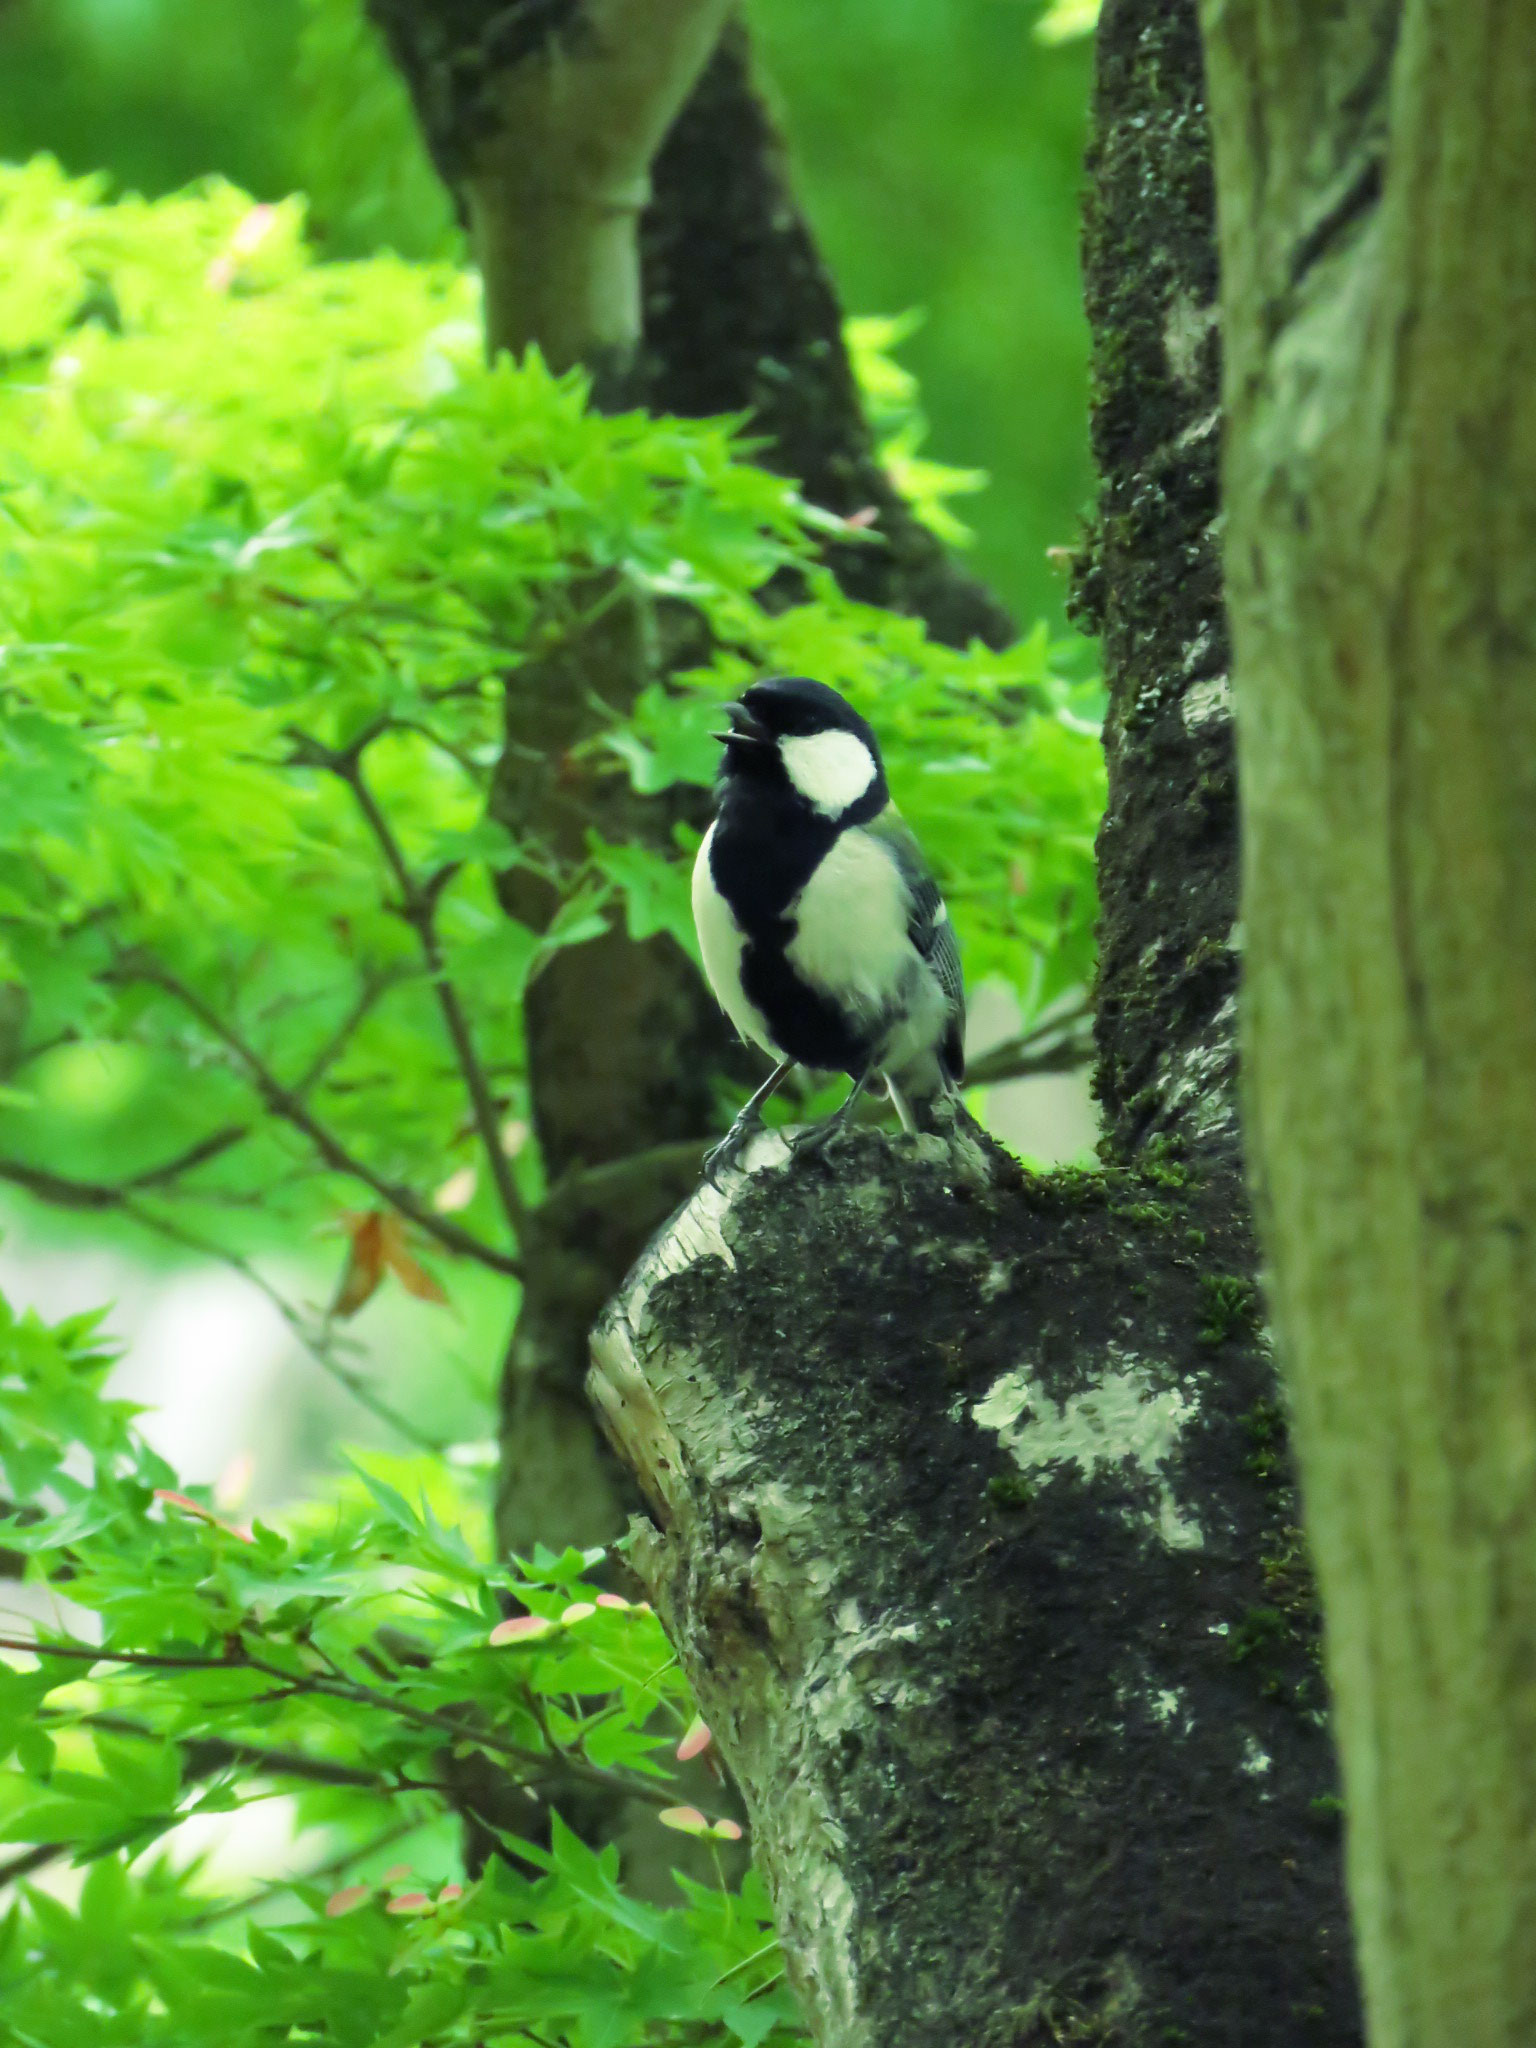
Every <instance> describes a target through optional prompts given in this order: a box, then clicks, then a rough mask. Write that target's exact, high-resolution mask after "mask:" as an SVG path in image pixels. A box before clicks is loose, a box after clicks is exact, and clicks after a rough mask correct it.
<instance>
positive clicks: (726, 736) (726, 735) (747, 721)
mask: <svg viewBox="0 0 1536 2048" xmlns="http://www.w3.org/2000/svg"><path fill="white" fill-rule="evenodd" d="M725 708H726V711H727V713H728V714H729V717H730V721H731V729H730V731H729V732H717V733H711V734H710V738H711V739H717V740H719V741H720V742H721V744H722V745H723V746H727V747H728V746H731V745H733V744H734V745H736V746H739V747H771V746H772V745H773V737H772V735H771V734H770V733H769V731H768V728H767V727H766V726H765V725H763V724H762V723H761V721H760V720H759V719H757V718H754V717H753V715H752V713H751V712H750V711H749V710H748V709H747V707H746V705H745V704H727V705H726V707H725Z"/></svg>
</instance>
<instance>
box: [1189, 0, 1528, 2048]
mask: <svg viewBox="0 0 1536 2048" xmlns="http://www.w3.org/2000/svg"><path fill="white" fill-rule="evenodd" d="M1313 12H1314V14H1315V12H1316V11H1315V10H1314V11H1313ZM1206 28H1207V36H1208V40H1209V47H1210V59H1211V65H1212V72H1213V81H1214V98H1215V104H1216V113H1217V121H1216V128H1217V139H1218V164H1219V169H1220V182H1221V203H1222V216H1223V226H1222V244H1223V257H1224V265H1225V274H1226V282H1225V291H1224V298H1225V307H1226V320H1227V332H1228V337H1229V360H1228V368H1227V391H1228V400H1229V405H1230V438H1229V443H1228V453H1227V462H1226V472H1227V480H1228V503H1229V507H1230V520H1231V527H1230V533H1229V538H1228V546H1227V558H1228V564H1229V575H1230V579H1231V588H1232V595H1233V612H1234V625H1235V632H1236V643H1237V656H1238V676H1239V688H1238V704H1239V720H1240V729H1241V751H1242V761H1243V772H1244V778H1245V797H1246V809H1245V824H1244V858H1245V883H1244V922H1245V927H1246V930H1247V934H1248V940H1249V952H1250V960H1251V975H1250V983H1249V994H1248V1003H1247V1012H1246V1026H1245V1028H1246V1040H1247V1046H1248V1051H1249V1066H1248V1082H1247V1086H1248V1114H1249V1127H1250V1130H1251V1132H1252V1136H1253V1141H1254V1149H1255V1154H1256V1164H1257V1169H1258V1174H1259V1178H1260V1181H1261V1185H1262V1188H1263V1210H1262V1214H1263V1222H1264V1231H1265V1238H1266V1243H1267V1247H1268V1251H1269V1254H1270V1257H1271V1260H1272V1263H1273V1271H1274V1300H1275V1310H1276V1320H1277V1324H1278V1327H1279V1331H1280V1335H1281V1337H1282V1339H1283V1344H1284V1350H1285V1356H1286V1362H1287V1365H1288V1368H1289V1370H1290V1373H1291V1385H1292V1391H1293V1397H1294V1404H1295V1413H1296V1428H1297V1440H1298V1446H1299V1453H1300V1459H1301V1467H1302V1474H1303V1478H1304V1481H1305V1487H1306V1497H1307V1509H1308V1525H1309V1531H1310V1534H1311V1537H1312V1540H1313V1544H1314V1548H1315V1552H1316V1556H1317V1561H1318V1571H1319V1577H1320V1581H1321V1586H1322V1591H1323V1595H1324V1602H1325V1608H1326V1612H1327V1619H1328V1630H1327V1635H1328V1650H1329V1665H1330V1671H1331V1675H1332V1679H1333V1683H1334V1689H1335V1694H1336V1698H1337V1703H1338V1727H1339V1741H1340V1748H1341V1754H1342V1761H1343V1773H1344V1782H1345V1786H1346V1789H1347V1794H1348V1805H1349V1875H1350V1890H1351V1896H1352V1901H1353V1907H1354V1913H1355V1921H1356V1928H1357V1934H1358V1940H1359V1948H1360V1959H1361V1970H1362V1976H1363V1980H1364V1985H1365V1992H1366V2002H1367V2007H1368V2010H1369V2015H1370V2021H1371V2038H1372V2040H1373V2041H1374V2042H1376V2043H1378V2044H1380V2048H1407V2044H1413V2048H1431V2044H1433V2048H1451V2044H1455V2048H1516V2044H1520V2048H1528V2044H1529V2043H1530V2042H1532V2041H1533V2040H1536V1684H1533V1677H1532V1674H1533V1672H1536V1265H1533V1261H1532V1257H1531V1248H1532V1246H1533V1244H1536V383H1533V380H1532V369H1531V365H1532V363H1533V361H1536V15H1533V14H1532V12H1531V10H1530V9H1529V8H1528V7H1525V6H1520V5H1517V4H1514V0H1458V4H1457V5H1455V6H1451V5H1448V4H1446V0H1376V4H1374V5H1371V6H1368V7H1363V8H1356V9H1353V10H1338V11H1336V16H1334V17H1330V18H1329V19H1328V20H1327V21H1326V23H1325V22H1323V21H1321V20H1320V19H1314V18H1309V19H1308V20H1307V21H1305V22H1302V21H1301V20H1300V19H1299V18H1298V17H1297V15H1296V11H1295V10H1294V9H1291V8H1288V7H1285V6H1281V5H1278V4H1268V0H1231V4H1225V5H1223V4H1218V0H1210V4H1209V5H1208V6H1207V13H1206Z"/></svg>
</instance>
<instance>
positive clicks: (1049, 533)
mask: <svg viewBox="0 0 1536 2048" xmlns="http://www.w3.org/2000/svg"><path fill="white" fill-rule="evenodd" d="M1074 10H1075V17H1084V16H1085V14H1086V12H1087V10H1085V9H1084V8H1083V6H1082V5H1081V4H1080V0H1074ZM750 14H751V21H752V25H753V28H754V32H755V34H756V37H757V41H758V46H759V52H760V56H761V60H762V69H763V72H764V75H765V79H766V82H767V83H768V85H769V88H770V91H771V93H772V95H773V97H774V99H775V103H776V105H777V106H778V109H779V112H780V115H781V118H782V119H783V121H784V123H785V125H786V127H787V129H788V131H789V135H790V139H791V142H792V145H793V149H794V154H795V160H796V178H797V184H798V187H799V191H800V196H801V199H802V201H803V203H804V204H805V205H806V206H807V208H808V210H809V212H810V214H811V216H812V218H813V220H814V222H815V224H816V226H817V229H818V231H819V232H820V234H821V236H822V239H823V242H824V245H825V247H826V250H827V254H828V256H829V258H830V260H831V262H832V266H833V269H834V272H835V274H836V276H837V278H838V280H839V283H840V286H841V289H842V293H843V298H844V303H845V305H846V306H847V307H848V309H849V311H850V312H853V313H857V314H864V315H872V316H896V315H901V314H904V313H906V312H907V311H908V310H910V309H913V308H918V309H921V310H922V312H923V314H924V318H923V321H922V324H921V325H920V326H919V327H918V329H917V331H916V333H915V334H914V335H913V338H912V341H911V343H910V345H909V348H908V350H907V352H906V353H907V360H908V361H909V362H910V365H911V367H912V369H913V370H914V371H915V372H916V375H917V377H918V379H919V381H920V383H921V385H922V389H923V392H924V397H925V402H926V408H927V411H928V414H929V416H930V418H931V421H932V446H933V449H934V451H935V452H936V453H937V454H938V455H940V456H941V457H942V458H943V459H944V460H946V461H948V462H952V463H956V464H958V465H960V466H961V467H965V468H975V469H980V470H984V471H986V472H987V473H988V474H989V475H990V476H991V478H992V485H991V488H990V489H989V490H988V491H987V492H986V493H984V494H983V495H981V496H979V497H977V498H976V499H974V500H973V501H972V502H971V504H970V506H969V507H968V508H967V523H968V524H970V525H972V526H973V527H974V528H975V530H976V535H977V544H976V551H975V561H976V566H977V569H978V571H979V572H980V573H981V574H982V575H983V576H984V577H986V578H987V579H988V580H989V581H990V582H992V583H993V585H994V586H995V587H996V588H997V589H998V590H999V591H1000V592H1001V594H1002V595H1003V596H1004V597H1005V598H1006V599H1007V600H1008V602H1009V603H1010V604H1012V605H1013V606H1014V607H1015V609H1016V611H1017V614H1018V616H1019V617H1020V618H1021V619H1023V620H1025V621H1028V620H1030V619H1033V618H1035V617H1040V616H1044V617H1046V618H1047V619H1048V620H1050V621H1051V622H1052V623H1053V624H1054V625H1057V626H1059V623H1060V621H1061V618H1062V604H1063V596H1064V592H1063V587H1062V582H1061V578H1060V577H1059V575H1058V574H1057V573H1056V572H1055V571H1054V570H1053V569H1052V568H1051V566H1050V565H1049V564H1048V562H1047V560H1046V553H1045V551H1046V549H1047V548H1049V547H1051V546H1053V545H1056V544H1061V543H1070V542H1071V541H1072V540H1073V539H1074V538H1075V535H1076V531H1077V522H1078V518H1079V515H1080V513H1081V512H1082V510H1083V509H1084V507H1085V506H1086V504H1087V501H1088V496H1089V474H1088V461H1087V451H1086V360H1087V337H1086V329H1085V326H1084V321H1083V315H1082V307H1081V292H1080V287H1079V280H1078V267H1077V192H1078V186H1079V181H1080V159H1081V153H1082V140H1083V127H1084V113H1085V106H1086V98H1087V80H1088V53H1087V50H1086V48H1085V47H1084V46H1082V45H1081V44H1078V45H1075V46H1070V47H1062V48H1047V47H1045V46H1044V45H1043V44H1042V42H1041V41H1040V40H1039V39H1037V37H1036V36H1035V34H1034V33H1033V32H1032V31H1033V30H1034V29H1035V28H1036V27H1037V26H1038V24H1039V18H1040V14H1041V7H1040V0H942V4H941V0H843V4H842V5H840V6H837V7H834V8H817V9H810V8H807V7H806V6H805V5H804V4H803V0H753V4H752V6H751V9H750ZM1045 19H1046V21H1047V23H1050V22H1058V23H1061V24H1062V25H1063V26H1065V27H1066V28H1067V29H1071V28H1072V27H1073V26H1074V21H1073V20H1071V19H1068V18H1067V15H1066V13H1065V12H1064V10H1063V8H1062V7H1061V6H1059V5H1058V6H1057V7H1055V8H1053V9H1052V10H1050V12H1049V13H1048V14H1047V15H1046V17H1045ZM1082 25H1084V22H1083V21H1082V20H1081V19H1077V20H1076V26H1077V27H1079V28H1080V27H1081V26H1082ZM39 149H48V150H51V151H53V152H54V153H56V154H57V155H58V156H59V157H60V158H61V159H62V161H63V162H64V163H65V164H66V166H67V167H69V168H70V169H72V170H76V171H88V170H92V169H96V168H98V167H99V168H103V169H105V170H107V171H108V172H109V173H110V174H111V176H112V178H113V180H114V181H115V183H116V185H117V186H118V187H119V188H120V189H135V190H140V191H143V192H146V193H149V194H157V193H163V192H168V191H171V190H173V189H175V188H176V187H177V186H179V185H181V184H184V183H185V182H186V181H187V180H189V179H191V178H194V177H197V176H199V175H202V174H203V173H206V172H210V171H218V172H220V173H222V174H223V175H224V176H226V177H228V178H229V179H230V180H231V181H233V182H234V183H236V184H239V185H241V186H242V187H244V188H245V189H247V190H249V191H251V192H253V193H254V194H256V196H257V197H259V198H264V199H278V198H281V197H283V196H284V195H285V194H287V193H288V192H290V191H294V190H302V191H304V192H306V193H307V194H309V195H310V198H311V203H312V209H313V224H314V228H315V231H316V233H317V235H318V238H319V240H320V242H321V245H322V246H323V247H325V248H327V249H329V250H332V251H334V252H335V253H338V254H343V255H357V254H363V253H366V252H367V251H369V250H371V249H373V248H375V247H378V246H380V245H387V246H390V247H393V248H395V249H397V250H399V251H400V252H401V253H402V254H405V255H440V254H443V253H445V250H446V248H447V246H448V245H449V243H450V241H451V238H452V224H451V221H450V219H449V213H448V208H447V205H446V203H445V200H444V198H443V195H442V192H441V190H440V188H439V187H438V185H437V183H436V180H435V178H434V177H433V174H432V171H431V168H430V166H429V165H428V164H427V163H426V161H425V158H424V156H423V155H422V152H421V150H420V147H419V145H418V143H417V141H416V137H415V132H414V129H413V127H412V124H411V122H410V118H409V114H408V111H407V109H406V107H405V104H404V100H403V96H402V95H401V93H400V91H399V88H398V86H397V85H396V83H395V80H394V78H393V76H392V74H390V73H389V72H388V70H387V67H386V66H385V65H384V64H383V62H382V60H381V59H380V57H379V56H378V53H377V51H376V49H375V48H374V46H373V43H372V39H371V37H370V36H369V34H368V32H367V30H366V28H365V27H364V26H363V24H362V22H361V20H360V16H359V10H358V0H224V4H223V5H222V6H220V7H218V8H215V9H209V8H208V7H206V6H204V5H200V4H199V0H9V4H8V5H5V6H3V7H0V153H3V154H5V155H8V156H13V157H18V156H26V155H29V154H31V153H32V152H33V151H35V150H39Z"/></svg>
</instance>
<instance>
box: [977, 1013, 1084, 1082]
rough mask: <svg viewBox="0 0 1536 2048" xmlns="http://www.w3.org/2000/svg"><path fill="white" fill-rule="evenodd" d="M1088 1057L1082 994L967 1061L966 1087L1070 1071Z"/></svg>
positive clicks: (1082, 1064) (1079, 1065) (1082, 1063)
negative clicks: (1013, 1036)
mask: <svg viewBox="0 0 1536 2048" xmlns="http://www.w3.org/2000/svg"><path fill="white" fill-rule="evenodd" d="M1092 1057H1093V1011H1092V1008H1091V1006H1090V1005H1089V1002H1088V999H1087V998H1086V997H1084V998H1083V999H1082V1001H1081V1002H1077V1003H1074V1004H1072V1005H1071V1007H1070V1008H1067V1009H1062V1010H1058V1011H1056V1012H1055V1014H1054V1015H1051V1016H1047V1017H1044V1018H1042V1019H1041V1020H1040V1022H1039V1023H1037V1024H1033V1025H1031V1027H1030V1028H1029V1030H1028V1031H1023V1032H1020V1033H1019V1035H1018V1037H1016V1038H1010V1039H1008V1040H1006V1041H1005V1042H1004V1043H1003V1044H1002V1045H996V1046H993V1048H992V1049H991V1051H990V1052H985V1053H982V1054H981V1056H980V1057H979V1058H978V1059H975V1060H972V1061H970V1062H968V1064H967V1067H966V1075H965V1080H966V1086H967V1087H971V1088H995V1087H997V1086H999V1084H1000V1083H1002V1082H1004V1081H1021V1080H1025V1079H1027V1078H1028V1076H1029V1075H1031V1074H1065V1073H1071V1072H1072V1071H1073V1069H1074V1068H1077V1067H1081V1066H1086V1065H1087V1063H1088V1061H1089V1060H1090V1059H1091V1058H1092Z"/></svg>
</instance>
